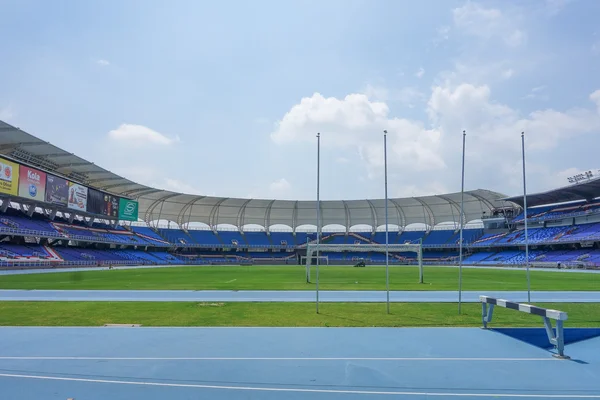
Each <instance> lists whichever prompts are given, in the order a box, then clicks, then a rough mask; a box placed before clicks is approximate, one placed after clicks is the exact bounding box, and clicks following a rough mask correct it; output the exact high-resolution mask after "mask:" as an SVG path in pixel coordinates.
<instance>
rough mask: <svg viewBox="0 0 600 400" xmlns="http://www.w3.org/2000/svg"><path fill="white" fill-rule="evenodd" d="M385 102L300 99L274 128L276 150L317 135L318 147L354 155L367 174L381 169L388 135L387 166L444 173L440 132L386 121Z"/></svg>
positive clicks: (351, 97) (412, 123) (402, 121)
mask: <svg viewBox="0 0 600 400" xmlns="http://www.w3.org/2000/svg"><path fill="white" fill-rule="evenodd" d="M388 114H389V108H388V106H387V104H386V103H384V102H377V101H370V100H369V98H368V97H367V96H366V95H364V94H350V95H348V96H346V97H345V98H343V99H337V98H334V97H329V98H325V97H323V96H322V95H321V94H319V93H315V94H314V95H313V96H312V97H306V98H303V99H302V100H301V101H300V103H299V104H297V105H295V106H294V107H292V108H291V110H290V111H289V112H287V113H286V114H285V115H284V117H283V118H282V119H281V120H280V121H279V122H278V123H277V126H276V129H275V131H273V132H272V133H271V139H272V140H273V141H274V142H275V143H278V144H282V145H283V144H288V143H297V142H314V141H315V135H316V133H317V132H321V145H322V146H323V147H330V148H332V147H333V148H337V149H342V148H352V149H354V150H358V151H359V154H360V156H361V159H362V160H364V162H365V163H366V166H367V168H368V170H369V173H370V174H372V173H374V172H375V171H377V170H379V169H380V167H381V166H382V165H383V146H382V143H383V130H384V129H386V130H387V131H388V132H389V134H388V148H389V149H390V150H391V151H392V152H393V153H392V154H390V157H389V160H390V164H395V165H399V166H406V167H409V166H410V167H411V168H413V169H417V170H430V169H439V168H443V167H444V162H443V160H442V159H441V158H440V157H439V156H438V154H437V153H438V150H439V149H438V147H439V136H440V134H439V132H438V131H437V130H435V129H426V128H425V127H424V125H423V123H422V122H420V121H410V120H407V119H401V118H391V117H389V115H388Z"/></svg>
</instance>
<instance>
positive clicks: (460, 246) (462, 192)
mask: <svg viewBox="0 0 600 400" xmlns="http://www.w3.org/2000/svg"><path fill="white" fill-rule="evenodd" d="M466 137H467V132H466V131H463V137H462V172H461V178H460V217H459V221H460V222H459V224H460V225H459V229H460V238H459V239H458V313H459V314H460V313H461V306H462V264H463V226H464V222H465V221H464V215H465V213H464V206H465V141H466Z"/></svg>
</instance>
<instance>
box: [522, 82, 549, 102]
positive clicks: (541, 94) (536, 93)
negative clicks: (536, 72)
mask: <svg viewBox="0 0 600 400" xmlns="http://www.w3.org/2000/svg"><path fill="white" fill-rule="evenodd" d="M545 91H546V86H545V85H543V86H537V87H534V88H533V89H531V91H530V92H529V93H528V94H527V95H526V96H525V97H524V99H529V100H544V101H546V100H548V99H549V97H548V95H547V94H546V93H545Z"/></svg>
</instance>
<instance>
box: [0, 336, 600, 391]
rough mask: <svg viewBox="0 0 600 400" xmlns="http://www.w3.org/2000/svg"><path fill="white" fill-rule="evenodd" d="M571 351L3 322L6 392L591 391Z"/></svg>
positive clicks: (574, 347) (583, 348)
mask: <svg viewBox="0 0 600 400" xmlns="http://www.w3.org/2000/svg"><path fill="white" fill-rule="evenodd" d="M566 353H567V354H568V355H569V356H571V358H572V360H559V359H556V358H554V357H552V356H551V354H550V353H549V352H548V351H547V350H544V349H541V348H539V347H535V346H532V345H529V344H526V343H525V342H521V341H518V340H515V339H512V338H510V337H508V336H505V335H503V334H500V333H498V332H494V331H486V330H481V329H477V328H437V329H425V328H401V329H398V328H0V388H1V393H2V394H1V397H2V398H3V399H11V400H31V399H47V398H53V399H61V400H64V399H67V398H73V399H76V400H80V399H85V400H106V399H111V400H129V399H145V400H164V399H169V400H183V399H212V400H225V399H227V400H242V399H244V400H248V399H250V400H254V399H261V400H279V399H291V400H299V399H311V400H312V399H317V400H325V399H326V400H340V399H352V400H354V399H376V398H394V399H395V398H399V399H430V398H452V399H472V398H478V399H497V398H505V399H506V398H517V399H518V398H529V399H578V398H588V399H592V398H593V399H600V368H598V365H600V338H596V339H590V340H586V341H583V342H579V343H574V344H570V345H567V347H566Z"/></svg>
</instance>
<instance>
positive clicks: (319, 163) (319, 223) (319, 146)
mask: <svg viewBox="0 0 600 400" xmlns="http://www.w3.org/2000/svg"><path fill="white" fill-rule="evenodd" d="M320 182H321V133H319V132H317V243H316V244H317V247H316V253H317V263H316V267H317V282H316V288H317V290H316V296H317V301H316V304H317V314H318V313H319V244H320V240H321V238H320V231H321V230H320V226H321V204H320V197H319V196H320V193H319V189H320Z"/></svg>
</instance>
